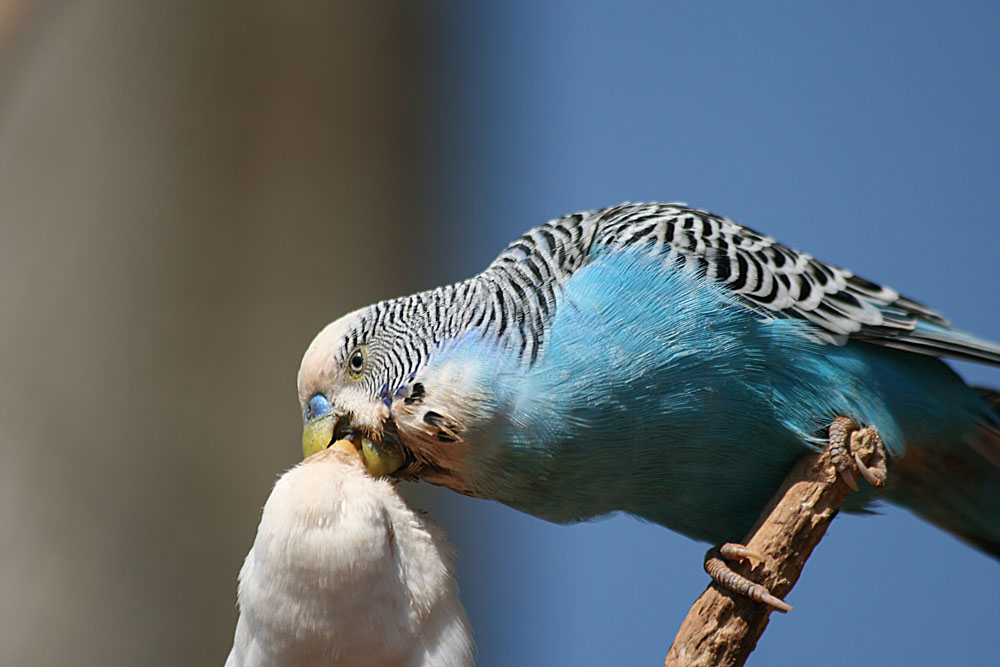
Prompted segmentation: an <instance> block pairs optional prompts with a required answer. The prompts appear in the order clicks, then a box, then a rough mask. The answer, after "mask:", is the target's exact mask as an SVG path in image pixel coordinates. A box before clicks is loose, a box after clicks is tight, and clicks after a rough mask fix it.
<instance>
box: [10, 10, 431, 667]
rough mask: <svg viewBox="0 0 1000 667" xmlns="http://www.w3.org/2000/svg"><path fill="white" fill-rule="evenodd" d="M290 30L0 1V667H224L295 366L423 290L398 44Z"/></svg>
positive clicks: (366, 22) (247, 14) (348, 18)
mask: <svg viewBox="0 0 1000 667" xmlns="http://www.w3.org/2000/svg"><path fill="white" fill-rule="evenodd" d="M300 9H301V6H300V5H299V3H290V4H284V3H267V2H242V3H226V2H204V1H201V2H198V1H187V2H169V3H167V2H161V3H144V2H143V3H115V2H85V3H69V2H65V3H60V2H48V3H46V2H18V1H16V0H15V1H11V0H7V1H6V2H2V1H0V306H2V309H0V411H2V412H0V438H2V443H3V444H2V452H3V463H2V465H0V534H2V536H3V545H2V547H0V664H2V665H71V664H72V665H110V664H122V665H124V664H131V665H195V664H199V665H200V664H205V665H208V664H221V663H222V662H223V661H224V659H225V655H226V653H227V651H228V649H229V645H230V643H231V638H232V630H233V627H234V623H235V614H236V612H235V607H234V604H235V577H236V572H237V569H238V566H239V564H240V562H241V561H242V557H243V555H244V554H245V553H246V550H247V549H248V548H249V545H250V540H251V539H252V536H253V532H254V527H255V525H256V522H257V520H258V518H259V514H258V510H259V507H260V506H261V505H262V504H263V502H264V500H265V499H266V496H267V492H268V490H269V488H270V484H271V481H272V480H273V479H274V478H275V476H276V475H277V474H278V473H279V472H280V471H282V470H283V469H285V468H287V467H288V466H289V465H291V464H292V463H294V462H295V461H296V460H297V459H298V458H299V442H298V433H299V429H300V425H299V421H298V416H297V415H298V412H297V410H298V408H297V406H296V404H295V390H294V382H295V372H296V370H297V368H298V362H299V358H300V356H301V354H302V351H303V350H304V349H305V346H306V345H307V344H308V342H309V340H310V338H311V337H312V336H313V335H314V334H315V333H316V332H317V331H318V330H319V328H320V327H321V326H322V325H323V324H325V323H326V322H327V321H328V320H330V319H333V318H334V317H335V316H337V315H338V314H340V313H341V312H344V311H346V310H347V309H349V308H353V307H357V306H361V305H364V304H366V303H369V302H372V301H374V300H377V299H379V298H383V297H386V296H390V295H393V294H396V293H400V292H403V291H407V290H412V289H415V288H416V287H420V286H421V285H415V284H413V283H414V281H413V280H408V281H404V280H403V278H402V276H405V275H406V274H407V273H412V269H413V265H412V264H408V261H409V260H408V256H410V255H407V254H404V251H405V250H406V249H408V248H412V247H414V244H415V243H418V242H419V234H418V233H417V232H416V231H415V230H416V229H418V228H419V225H420V224H421V221H420V215H421V210H422V208H423V206H422V204H421V202H420V201H419V199H418V193H419V192H420V190H421V188H420V187H419V184H418V183H417V180H418V179H417V177H416V175H415V174H416V173H417V172H419V165H417V164H416V163H415V162H416V160H415V157H414V156H415V149H414V146H413V145H412V144H413V143H414V139H413V136H414V132H415V129H414V122H415V121H414V118H419V115H420V113H421V108H420V100H419V99H417V98H416V97H415V91H417V90H419V89H420V87H419V79H420V76H421V73H420V58H419V57H418V56H419V49H416V48H415V41H416V40H417V39H418V37H419V30H418V29H419V26H417V25H415V22H414V20H413V18H412V16H411V13H410V12H409V11H408V10H407V9H406V7H405V6H404V5H403V4H401V3H392V2H365V3H346V2H344V3H314V4H312V5H310V6H309V11H308V12H303V11H300ZM376 254H377V258H376ZM373 264H375V265H377V267H378V270H374V271H373V270H371V269H372V266H373ZM362 276H363V277H362Z"/></svg>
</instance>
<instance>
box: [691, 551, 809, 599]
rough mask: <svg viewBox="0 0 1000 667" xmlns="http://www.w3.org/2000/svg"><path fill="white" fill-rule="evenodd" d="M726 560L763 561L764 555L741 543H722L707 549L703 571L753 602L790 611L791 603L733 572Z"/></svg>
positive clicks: (716, 581)
mask: <svg viewBox="0 0 1000 667" xmlns="http://www.w3.org/2000/svg"><path fill="white" fill-rule="evenodd" d="M724 558H725V559H728V560H743V559H748V560H750V562H751V564H752V563H753V561H754V560H757V561H759V562H764V557H763V556H762V555H760V554H759V553H758V552H756V551H753V550H751V549H748V548H747V547H745V546H743V545H742V544H734V543H732V542H729V543H726V544H723V545H722V546H721V547H719V548H714V547H713V548H712V549H709V550H708V553H706V554H705V572H707V573H708V576H710V577H711V578H712V580H713V581H714V582H715V583H717V584H719V585H720V586H722V587H723V588H725V589H726V590H729V591H732V592H734V593H737V594H739V595H742V596H744V597H748V598H750V599H751V600H753V601H754V602H763V603H764V604H766V605H770V606H771V607H772V608H774V609H776V610H778V611H780V612H782V613H784V612H787V611H791V610H792V609H793V607H792V605H790V604H788V603H787V602H785V601H784V600H782V599H781V598H779V597H776V596H774V595H771V591H769V590H767V587H766V586H762V585H760V584H755V583H754V582H752V581H750V580H749V579H747V578H746V577H744V576H742V575H740V574H737V573H736V572H733V571H732V569H730V567H729V566H728V565H727V564H726V561H725V560H723V559H724Z"/></svg>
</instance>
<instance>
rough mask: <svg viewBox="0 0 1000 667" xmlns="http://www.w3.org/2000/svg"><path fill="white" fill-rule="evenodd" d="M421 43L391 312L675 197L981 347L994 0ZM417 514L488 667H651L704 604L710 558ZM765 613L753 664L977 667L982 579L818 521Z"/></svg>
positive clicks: (619, 522) (521, 7) (620, 14)
mask: <svg viewBox="0 0 1000 667" xmlns="http://www.w3.org/2000/svg"><path fill="white" fill-rule="evenodd" d="M425 27H426V34H425V38H426V42H427V48H428V49H429V50H430V53H429V56H428V57H429V58H430V66H431V68H430V72H431V77H432V78H431V82H430V89H429V90H428V91H427V100H428V103H427V108H426V109H425V112H426V118H427V119H428V122H429V123H430V130H429V132H428V134H427V139H426V140H427V142H428V144H429V145H428V151H427V153H428V154H429V155H432V156H433V157H432V158H431V159H430V162H429V164H428V165H427V170H426V171H425V174H426V176H425V178H426V183H425V186H426V188H427V189H428V191H429V192H430V193H431V198H430V202H431V203H430V205H431V208H432V211H433V213H434V216H435V219H436V220H438V221H439V223H440V227H439V228H438V229H436V230H432V231H431V232H430V233H428V234H427V235H426V236H425V238H426V245H425V247H423V248H421V252H422V254H423V256H425V257H427V258H428V261H427V263H426V271H427V272H426V273H425V274H424V275H423V276H422V277H421V279H422V280H424V281H425V282H424V283H423V284H414V285H413V288H414V290H416V289H419V288H425V287H429V286H431V285H433V284H438V283H443V282H448V281H454V280H459V279H462V278H465V277H467V276H469V275H471V274H472V273H475V272H477V271H479V270H481V269H482V268H483V267H484V266H485V265H486V264H487V263H488V262H489V261H490V260H491V259H492V258H493V257H494V256H495V255H496V254H497V253H499V251H500V250H501V248H502V247H503V246H504V245H505V244H506V243H508V242H509V241H511V240H513V239H514V238H515V237H516V236H517V235H519V234H520V233H522V232H523V231H525V230H526V229H528V228H529V227H532V226H534V225H536V224H540V223H541V222H544V221H545V220H547V219H549V218H553V217H558V216H560V215H562V214H565V213H568V212H571V211H575V210H582V209H587V208H594V207H603V206H609V205H612V204H617V203H620V202H622V201H644V200H664V201H684V202H687V203H689V204H691V205H694V206H698V207H701V208H706V209H708V210H711V211H713V212H716V213H719V214H722V215H726V216H728V217H732V218H734V219H736V220H739V221H740V222H743V223H744V224H747V225H749V226H751V227H753V228H755V229H757V230H759V231H761V232H764V233H767V234H769V235H771V236H774V237H776V238H778V239H779V240H781V241H782V242H784V243H786V244H788V245H791V246H792V247H795V248H797V249H800V250H803V251H806V252H809V253H811V254H813V255H815V256H817V257H820V258H821V259H824V260H827V261H830V262H832V263H835V264H838V265H841V266H845V267H848V268H851V269H852V270H854V271H855V272H856V273H858V274H859V275H861V276H864V277H867V278H869V279H872V280H875V281H879V282H883V283H886V284H889V285H891V286H893V287H895V288H897V289H898V290H900V291H901V292H902V293H904V294H906V295H908V296H910V297H912V298H915V299H916V300H918V301H922V302H924V303H927V304H928V305H930V306H932V307H935V308H937V309H939V310H941V311H943V312H944V313H945V314H946V315H947V316H948V317H950V318H951V319H952V321H953V322H955V323H956V324H957V325H958V326H960V327H962V328H964V329H967V330H969V331H972V332H975V333H977V334H979V335H982V336H984V337H986V338H991V339H993V340H1000V308H998V305H1000V300H998V298H997V296H996V285H997V264H998V260H1000V220H998V218H997V212H998V211H1000V187H998V177H1000V157H998V156H1000V130H998V128H1000V124H998V119H1000V86H998V83H1000V81H998V72H1000V39H998V35H1000V6H998V5H997V4H995V3H992V4H991V3H966V2H957V3H942V2H939V3H927V2H905V3H904V2H886V3H859V2H845V3H792V2H781V3H735V2H733V3H692V2H665V3H659V2H570V1H562V2H556V1H552V0H547V1H540V2H486V3H457V2H455V3H437V4H434V5H433V6H432V9H431V10H430V11H429V12H428V15H427V19H426V24H425ZM442 258H447V261H442ZM386 296H390V295H386ZM958 367H959V371H960V372H961V373H962V374H963V375H964V377H965V378H966V379H967V380H969V381H970V382H973V383H981V384H984V385H987V386H993V387H1000V370H998V369H995V368H988V367H983V366H973V365H968V364H960V365H958ZM419 493H421V494H422V495H421V496H420V498H421V499H424V500H428V499H429V500H428V501H429V502H432V503H433V504H435V506H437V505H439V504H441V503H444V504H446V505H447V508H446V509H444V510H443V511H442V512H441V514H440V515H439V516H438V518H439V520H440V521H441V522H442V523H443V524H444V525H445V526H446V528H447V529H448V530H449V533H450V536H451V538H452V540H453V542H454V543H455V544H456V546H457V547H458V549H459V550H460V551H461V553H462V558H461V560H460V562H459V575H460V582H461V586H462V594H463V599H464V601H465V604H466V606H467V608H468V610H469V613H470V617H471V620H472V623H473V626H474V628H475V631H476V636H477V639H478V642H479V655H480V664H482V665H484V666H487V667H488V666H491V665H514V664H533V665H555V664H565V665H569V664H572V665H654V664H661V663H662V660H663V657H664V655H665V653H666V650H667V647H668V646H669V645H670V642H671V640H672V639H673V636H674V633H675V632H676V630H677V627H678V626H679V624H680V621H681V619H682V618H683V617H684V615H685V614H686V613H687V610H688V608H689V606H690V604H691V603H692V602H693V600H694V599H695V598H696V597H697V596H698V595H699V594H700V593H701V591H702V590H703V589H704V587H705V585H706V582H707V578H706V575H705V574H704V573H703V572H702V570H701V561H702V555H703V553H704V550H705V548H706V546H707V545H703V544H697V543H694V542H692V541H691V540H689V539H687V538H684V537H681V536H679V535H676V534H674V533H671V532H670V531H668V530H666V529H664V528H661V527H658V526H655V525H649V524H644V523H641V522H639V521H637V520H635V519H632V518H630V517H627V516H614V517H611V518H607V519H602V520H598V521H593V522H590V523H586V524H581V525H574V526H556V525H551V524H547V523H545V522H542V521H539V520H536V519H534V518H531V517H528V516H525V515H521V514H518V513H516V512H514V511H513V510H509V509H507V508H505V507H502V506H500V505H497V504H493V503H488V502H481V501H475V500H470V499H465V498H452V497H450V494H448V493H447V492H443V491H438V490H422V491H420V492H419ZM788 600H789V602H790V603H792V604H793V605H795V606H796V609H795V611H794V612H792V613H791V614H788V615H775V616H774V617H772V621H771V624H770V627H769V629H768V630H767V632H766V633H765V635H764V637H763V639H762V640H761V642H760V643H759V645H758V648H757V650H756V652H755V653H754V654H753V656H752V657H751V660H750V664H755V665H800V664H809V665H817V666H822V665H842V664H845V663H853V664H859V665H861V664H871V665H875V664H890V665H891V664H910V665H939V664H997V657H996V647H995V642H994V635H993V632H994V631H995V627H996V623H997V618H998V617H1000V567H998V564H997V563H996V562H995V561H994V560H993V559H992V558H989V557H987V556H984V555H983V554H980V553H979V552H977V551H975V550H973V549H972V548H970V547H968V546H966V545H964V544H963V543H961V542H959V541H958V540H956V539H954V538H952V537H951V536H949V535H947V534H945V533H944V532H942V531H940V530H938V529H937V528H935V527H933V526H931V525H929V524H927V523H925V522H923V521H921V520H919V519H917V518H915V517H913V516H912V515H910V514H909V513H907V512H906V511H903V510H899V509H896V508H893V507H884V508H883V515H882V516H875V517H856V516H840V517H839V518H838V519H837V520H836V521H835V522H834V524H833V526H832V528H831V529H830V531H829V533H828V534H827V537H826V538H825V539H824V541H823V542H822V543H821V545H820V546H819V548H818V549H817V550H816V552H815V553H814V555H813V557H812V559H811V560H810V561H809V563H808V565H807V567H806V569H805V572H804V573H803V576H802V578H801V580H800V581H799V583H798V585H797V587H796V588H795V590H794V591H793V592H792V593H791V595H790V596H789V598H788Z"/></svg>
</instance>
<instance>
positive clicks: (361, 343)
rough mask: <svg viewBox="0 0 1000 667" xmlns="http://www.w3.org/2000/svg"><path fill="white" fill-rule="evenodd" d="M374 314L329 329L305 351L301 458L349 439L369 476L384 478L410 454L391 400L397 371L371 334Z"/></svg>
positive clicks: (356, 316) (359, 314) (364, 313)
mask: <svg viewBox="0 0 1000 667" xmlns="http://www.w3.org/2000/svg"><path fill="white" fill-rule="evenodd" d="M370 310H371V309H370V308H364V309H361V310H358V311H355V312H353V313H351V314H349V315H345V316H344V317H342V318H340V319H339V320H337V321H335V322H333V323H331V324H329V325H328V326H327V327H326V328H324V329H323V330H322V331H321V332H320V333H319V334H318V335H317V336H316V338H315V339H314V340H313V342H312V343H311V344H310V345H309V348H308V349H307V350H306V353H305V356H304V357H303V359H302V365H301V367H300V368H299V375H298V392H299V405H300V407H301V409H302V422H303V433H302V454H303V456H306V457H308V456H310V455H312V454H315V453H316V452H318V451H320V450H322V449H325V448H327V447H329V446H330V445H331V444H332V443H334V442H336V441H338V440H348V441H350V442H352V443H354V445H355V446H356V447H357V449H358V452H359V454H360V455H361V456H362V458H363V460H364V462H365V467H366V468H367V469H368V471H369V472H370V473H371V474H372V475H375V476H383V475H388V474H391V473H394V472H396V471H397V470H399V469H400V468H402V467H403V466H404V465H405V464H406V462H407V455H406V453H405V451H404V450H403V448H402V447H401V445H400V442H399V437H398V433H397V431H396V428H395V424H394V422H393V420H392V416H391V411H390V404H391V400H388V396H389V393H388V389H389V376H390V374H391V373H390V371H391V370H392V369H391V368H390V364H388V363H387V358H386V354H385V347H384V345H383V344H382V341H381V338H380V337H378V336H373V335H372V331H371V325H370V323H371V318H370V312H369V311H370ZM397 390H398V388H397V387H393V391H397Z"/></svg>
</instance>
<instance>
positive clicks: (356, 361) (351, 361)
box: [347, 345, 365, 379]
mask: <svg viewBox="0 0 1000 667" xmlns="http://www.w3.org/2000/svg"><path fill="white" fill-rule="evenodd" d="M364 370H365V346H364V345H361V346H360V347H357V348H355V349H354V351H353V352H351V354H350V356H349V357H347V374H348V375H350V376H351V377H353V378H354V379H358V378H359V377H361V373H362V372H363V371H364Z"/></svg>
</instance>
